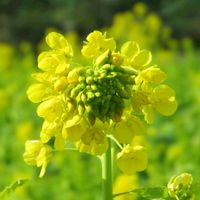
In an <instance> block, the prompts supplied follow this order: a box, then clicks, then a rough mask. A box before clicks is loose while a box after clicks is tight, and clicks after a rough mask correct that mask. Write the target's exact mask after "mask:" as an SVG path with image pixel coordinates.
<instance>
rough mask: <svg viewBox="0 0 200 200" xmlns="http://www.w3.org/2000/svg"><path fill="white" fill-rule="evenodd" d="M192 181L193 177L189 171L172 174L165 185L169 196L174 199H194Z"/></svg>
mask: <svg viewBox="0 0 200 200" xmlns="http://www.w3.org/2000/svg"><path fill="white" fill-rule="evenodd" d="M192 183H193V177H192V175H191V174H189V173H182V174H180V175H178V176H173V177H172V178H171V179H170V181H169V183H168V185H167V188H168V193H169V196H170V197H173V198H175V199H176V200H194V199H195V196H194V195H193V194H192Z"/></svg>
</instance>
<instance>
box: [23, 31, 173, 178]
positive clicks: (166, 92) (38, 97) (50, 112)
mask: <svg viewBox="0 0 200 200" xmlns="http://www.w3.org/2000/svg"><path fill="white" fill-rule="evenodd" d="M86 40H87V41H86V42H85V44H84V46H83V48H82V50H81V53H82V55H83V57H84V58H85V59H86V60H89V62H88V63H90V64H88V65H84V64H81V63H76V62H75V58H74V56H73V50H72V47H71V45H70V44H69V43H68V41H67V40H66V39H65V37H64V36H62V35H61V34H59V33H56V32H52V33H49V34H48V35H47V37H46V42H47V44H48V46H49V47H50V48H51V50H50V51H46V52H43V53H41V54H40V55H39V57H38V67H39V69H40V70H42V72H40V73H36V74H33V77H34V78H35V79H36V80H37V81H38V82H39V83H35V84H33V85H31V86H30V87H29V89H28V91H27V95H28V97H29V99H30V100H31V101H32V102H34V103H40V104H39V106H38V108H37V114H38V116H40V117H42V118H43V119H44V123H43V126H42V130H41V134H40V138H41V141H40V142H39V141H38V142H39V144H40V145H44V146H45V145H49V144H51V146H52V148H55V149H57V150H62V149H63V148H64V147H65V145H66V143H68V142H71V143H73V144H74V146H75V147H76V148H77V149H78V150H79V151H81V152H88V153H91V154H93V155H101V154H103V153H105V152H106V151H107V148H108V141H107V137H113V138H115V140H117V141H118V142H119V143H121V144H123V145H124V148H123V149H122V151H121V152H120V153H119V155H118V165H119V167H120V168H121V170H122V171H123V172H125V173H128V174H131V173H133V172H135V171H141V170H144V169H145V167H146V165H147V153H146V151H145V149H144V148H143V147H142V146H131V145H130V144H131V142H132V140H133V138H134V136H138V135H142V134H143V133H144V132H145V127H144V124H143V122H142V120H141V119H142V117H144V120H145V121H146V122H147V123H152V122H153V120H154V113H155V111H158V112H159V113H161V114H163V115H166V116H169V115H171V114H173V113H174V112H175V110H176V107H177V104H176V99H175V93H174V91H173V90H172V89H171V88H170V87H169V86H167V85H165V84H163V81H164V80H165V78H166V75H165V73H164V72H162V71H161V70H160V68H158V67H157V66H151V65H150V63H151V59H152V55H151V52H150V51H148V50H143V49H140V47H139V45H138V44H137V43H136V42H134V41H128V42H126V43H124V44H123V45H122V47H121V48H120V50H117V47H116V42H115V40H114V39H113V38H107V37H106V34H102V33H101V32H99V31H94V32H92V33H90V34H89V35H88V36H87V38H86ZM138 116H140V117H138ZM52 144H53V145H52ZM45 147H46V146H45ZM29 148H32V147H31V146H30V145H27V148H26V152H25V161H28V157H29V156H30V155H31V156H32V154H30V153H29ZM31 151H32V150H31ZM27 152H28V153H27ZM37 153H39V155H38V154H37ZM33 155H34V156H33V157H34V159H35V157H37V158H38V156H39V157H41V156H43V157H44V158H43V160H45V162H44V161H43V163H45V164H41V162H40V164H38V161H37V159H36V161H35V160H34V162H31V163H30V162H27V163H28V164H37V166H41V165H42V166H45V167H46V162H47V161H48V159H47V158H45V157H46V156H47V154H46V153H43V154H41V155H40V151H38V150H37V151H34V154H33ZM31 159H32V158H31ZM45 167H43V169H44V168H45ZM42 174H43V173H42Z"/></svg>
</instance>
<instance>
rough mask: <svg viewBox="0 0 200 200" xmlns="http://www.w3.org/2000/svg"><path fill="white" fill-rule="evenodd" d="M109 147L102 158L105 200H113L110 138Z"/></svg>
mask: <svg viewBox="0 0 200 200" xmlns="http://www.w3.org/2000/svg"><path fill="white" fill-rule="evenodd" d="M108 141H109V147H108V150H107V152H106V153H105V154H103V156H102V158H101V164H102V184H103V200H112V199H113V195H112V156H111V140H110V138H108Z"/></svg>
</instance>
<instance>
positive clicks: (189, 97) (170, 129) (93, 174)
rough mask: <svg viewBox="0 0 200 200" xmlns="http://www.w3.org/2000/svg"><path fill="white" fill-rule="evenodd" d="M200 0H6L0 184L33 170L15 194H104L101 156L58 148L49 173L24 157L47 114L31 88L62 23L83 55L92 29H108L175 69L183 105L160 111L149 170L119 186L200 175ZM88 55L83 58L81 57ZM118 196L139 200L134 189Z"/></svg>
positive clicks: (62, 199) (0, 66)
mask: <svg viewBox="0 0 200 200" xmlns="http://www.w3.org/2000/svg"><path fill="white" fill-rule="evenodd" d="M199 7H200V1H199V0H168V1H165V0H151V1H150V0H144V1H134V0H82V1H80V0H79V1H78V0H43V1H35V0H15V1H14V0H1V1H0V172H1V177H0V191H1V190H3V188H4V187H5V186H7V185H9V184H10V183H11V182H12V181H14V180H17V179H18V178H26V177H28V178H31V180H30V181H29V182H28V183H27V184H26V185H25V186H24V187H22V188H20V189H18V190H17V191H16V192H15V193H13V194H12V195H11V197H10V199H11V200H46V199H48V200H66V199H68V200H76V199H79V200H99V199H101V168H100V163H99V161H98V159H96V158H94V157H91V156H89V155H87V154H80V153H78V152H61V153H55V154H54V156H53V158H52V160H51V162H50V164H49V166H48V169H47V173H46V176H45V177H44V178H43V179H39V178H38V169H36V168H35V167H29V166H27V165H26V164H25V163H24V161H23V158H22V154H23V152H24V143H25V141H26V140H27V139H35V138H38V136H39V132H40V128H41V123H42V121H41V119H40V118H38V117H37V116H36V112H35V111H36V106H37V105H34V104H32V103H31V102H29V101H28V99H27V96H26V90H27V88H28V86H29V85H30V83H31V82H32V81H33V80H32V79H31V73H32V72H34V71H36V70H37V55H38V53H39V52H41V51H42V50H44V49H46V46H45V43H44V37H45V35H46V34H47V33H48V32H49V31H52V30H53V31H59V32H61V33H63V34H65V36H66V38H67V39H68V40H69V42H70V43H71V44H72V45H73V47H74V51H75V54H76V55H77V57H80V56H81V55H80V49H81V45H82V43H83V42H82V41H83V40H84V38H85V36H86V35H87V34H88V33H90V32H91V31H93V30H102V31H105V32H107V34H108V35H109V36H113V37H114V38H115V39H116V41H117V43H118V45H121V44H122V43H123V42H125V41H127V40H135V41H137V42H138V43H139V44H140V46H141V47H142V48H147V49H149V50H151V51H152V54H153V63H157V64H158V66H159V67H160V68H162V70H163V71H165V72H166V73H167V74H168V80H167V82H168V84H169V85H170V86H171V87H172V88H174V89H175V91H176V93H177V99H178V104H179V107H178V110H177V112H176V114H174V115H173V116H172V117H170V118H165V117H161V116H157V118H156V122H155V124H154V125H152V126H148V127H147V133H146V135H145V137H144V138H138V140H139V141H138V142H140V143H142V144H145V146H146V147H147V149H148V154H149V166H148V168H147V170H146V171H145V172H142V173H138V174H134V175H133V176H131V177H127V176H118V175H119V172H118V171H117V170H116V173H115V179H116V180H115V184H114V190H115V191H116V192H122V191H123V190H129V189H131V188H135V187H139V186H146V185H148V186H155V185H166V184H167V182H168V180H169V178H170V177H171V176H172V175H175V174H179V173H181V172H190V173H192V174H193V176H194V179H195V180H197V181H198V180H200V175H199V172H200V154H199V152H200V51H199V47H200V12H199ZM80 59H81V58H80ZM199 198H200V197H199ZM116 199H117V200H120V199H121V200H135V199H136V197H134V196H131V195H130V196H128V197H125V198H116Z"/></svg>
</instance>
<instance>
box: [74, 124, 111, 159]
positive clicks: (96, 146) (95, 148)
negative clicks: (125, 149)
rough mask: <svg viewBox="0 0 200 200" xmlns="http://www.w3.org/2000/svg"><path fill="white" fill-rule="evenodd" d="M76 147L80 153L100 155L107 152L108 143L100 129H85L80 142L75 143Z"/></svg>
mask: <svg viewBox="0 0 200 200" xmlns="http://www.w3.org/2000/svg"><path fill="white" fill-rule="evenodd" d="M76 147H77V148H78V149H79V151H81V152H87V153H91V154H93V155H101V154H103V153H105V152H106V151H107V149H108V141H107V138H106V136H105V134H104V132H103V131H102V130H101V129H99V128H98V127H91V128H88V129H86V131H85V132H84V134H83V135H82V137H81V140H80V141H79V142H77V144H76Z"/></svg>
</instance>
